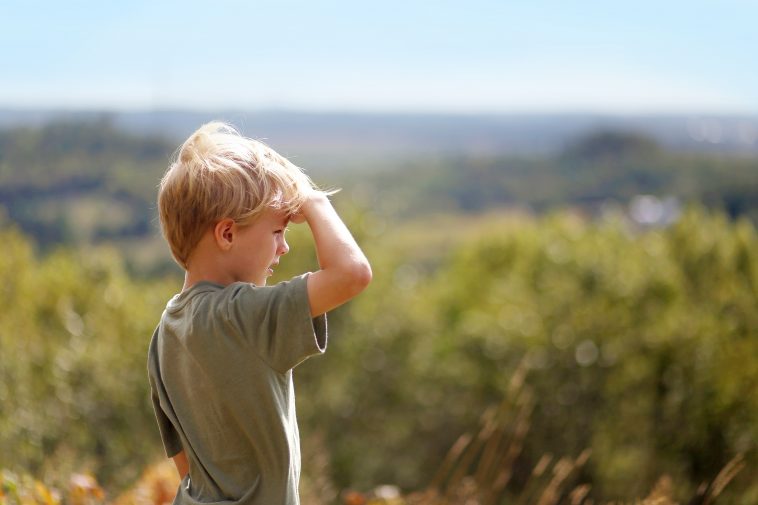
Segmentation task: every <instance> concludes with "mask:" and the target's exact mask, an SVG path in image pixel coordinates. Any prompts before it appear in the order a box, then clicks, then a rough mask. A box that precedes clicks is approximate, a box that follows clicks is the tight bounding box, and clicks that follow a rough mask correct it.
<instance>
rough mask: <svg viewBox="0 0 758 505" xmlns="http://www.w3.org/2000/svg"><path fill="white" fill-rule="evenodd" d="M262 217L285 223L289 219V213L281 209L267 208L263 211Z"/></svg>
mask: <svg viewBox="0 0 758 505" xmlns="http://www.w3.org/2000/svg"><path fill="white" fill-rule="evenodd" d="M264 217H265V218H266V219H269V220H271V221H273V222H276V223H284V224H287V223H288V222H289V220H290V217H291V215H290V213H289V212H287V211H286V210H283V209H273V208H268V209H266V211H265V213H264Z"/></svg>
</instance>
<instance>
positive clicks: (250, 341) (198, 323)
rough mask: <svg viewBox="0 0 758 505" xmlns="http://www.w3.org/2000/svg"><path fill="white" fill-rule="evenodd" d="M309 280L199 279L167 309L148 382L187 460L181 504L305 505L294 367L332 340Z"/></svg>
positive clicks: (169, 441)
mask: <svg viewBox="0 0 758 505" xmlns="http://www.w3.org/2000/svg"><path fill="white" fill-rule="evenodd" d="M307 277H308V274H305V275H302V276H300V277H295V278H294V279H292V280H291V281H288V282H282V283H279V284H276V285H274V286H270V287H257V286H255V285H253V284H248V283H241V282H238V283H234V284H230V285H228V286H222V285H219V284H214V283H211V282H200V283H198V284H196V285H194V286H192V287H191V288H190V289H188V290H186V291H184V292H182V293H180V294H178V295H176V296H174V298H172V299H171V300H170V301H169V302H168V304H167V306H166V310H165V311H164V312H163V315H162V316H161V321H160V324H159V325H158V327H157V328H156V330H155V333H154V334H153V337H152V340H151V342H150V350H149V352H148V375H149V378H150V387H151V392H152V401H153V407H154V409H155V415H156V418H157V420H158V427H159V429H160V434H161V438H162V440H163V445H164V449H165V451H166V455H167V456H168V457H172V456H175V455H176V454H177V453H179V452H180V451H181V450H182V449H184V451H185V454H186V456H187V460H188V462H189V474H188V475H187V476H186V477H185V478H184V479H183V480H182V482H181V484H180V485H179V490H178V492H177V495H176V499H175V500H174V503H175V504H188V505H194V504H200V503H203V504H207V503H214V504H228V505H231V504H249V505H253V504H256V505H257V504H260V505H285V504H286V505H297V504H299V498H298V489H297V488H298V481H299V478H300V438H299V434H298V428H297V419H296V417H295V392H294V387H293V382H292V369H293V368H294V367H295V366H296V365H298V364H299V363H300V362H302V361H303V360H305V359H306V358H307V357H309V356H311V355H314V354H319V353H322V352H324V350H325V349H326V340H327V331H326V316H325V315H323V316H319V317H317V318H311V315H310V305H309V302H308V293H307V290H306V283H307Z"/></svg>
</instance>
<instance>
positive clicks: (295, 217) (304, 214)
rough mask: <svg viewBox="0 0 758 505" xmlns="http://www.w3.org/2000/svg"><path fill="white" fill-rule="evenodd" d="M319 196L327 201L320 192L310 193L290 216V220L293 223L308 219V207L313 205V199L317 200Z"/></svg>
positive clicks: (303, 221)
mask: <svg viewBox="0 0 758 505" xmlns="http://www.w3.org/2000/svg"><path fill="white" fill-rule="evenodd" d="M320 198H322V199H324V200H327V201H328V200H329V199H328V198H327V197H326V195H324V194H322V193H317V192H315V191H314V192H312V193H310V194H309V195H308V197H307V198H306V200H305V202H304V203H303V206H302V207H300V209H299V210H298V211H297V212H295V213H294V214H292V215H291V216H290V222H292V223H294V224H301V223H305V222H306V221H307V220H308V213H309V211H310V208H311V207H312V206H313V201H314V200H318V199H320Z"/></svg>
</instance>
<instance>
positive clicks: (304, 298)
mask: <svg viewBox="0 0 758 505" xmlns="http://www.w3.org/2000/svg"><path fill="white" fill-rule="evenodd" d="M308 275H310V274H304V275H301V276H299V277H295V278H293V279H292V280H290V281H286V282H280V283H279V284H276V285H274V286H255V285H253V284H247V283H238V284H235V285H234V286H233V290H232V292H231V293H230V295H231V296H230V299H229V302H228V310H229V320H230V322H231V323H232V324H233V325H234V326H236V327H237V328H239V330H240V332H241V335H242V338H243V340H244V341H245V343H246V344H247V345H250V346H252V347H253V349H254V351H255V352H256V353H257V354H258V355H259V356H260V357H261V359H263V360H264V361H265V362H266V363H268V364H269V366H271V368H273V369H274V370H276V371H278V372H280V373H284V372H286V371H287V370H289V369H291V368H294V367H295V366H297V365H298V364H299V363H301V362H302V361H304V360H305V359H306V358H308V357H309V356H313V355H314V354H320V353H323V352H324V351H325V350H326V342H327V328H326V314H322V315H320V316H318V317H315V318H312V317H311V308H310V302H309V300H308V289H307V281H308Z"/></svg>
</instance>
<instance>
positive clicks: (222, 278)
mask: <svg viewBox="0 0 758 505" xmlns="http://www.w3.org/2000/svg"><path fill="white" fill-rule="evenodd" d="M202 281H206V282H212V283H214V284H220V285H222V286H228V285H229V284H231V283H232V282H234V279H232V278H231V276H229V275H225V274H223V273H221V272H198V271H197V270H185V272H184V286H182V291H187V290H188V289H189V288H191V287H192V286H194V285H195V284H197V283H198V282H202Z"/></svg>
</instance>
